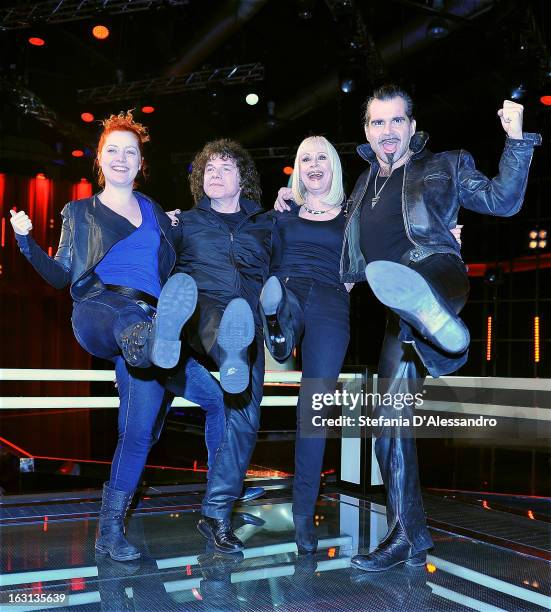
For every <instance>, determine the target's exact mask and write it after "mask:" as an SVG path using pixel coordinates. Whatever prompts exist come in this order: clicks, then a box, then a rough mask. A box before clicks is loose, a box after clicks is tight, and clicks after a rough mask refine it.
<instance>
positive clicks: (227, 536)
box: [197, 516, 244, 553]
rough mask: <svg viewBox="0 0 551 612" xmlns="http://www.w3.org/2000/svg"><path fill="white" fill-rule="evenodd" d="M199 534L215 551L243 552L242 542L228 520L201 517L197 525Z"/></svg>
mask: <svg viewBox="0 0 551 612" xmlns="http://www.w3.org/2000/svg"><path fill="white" fill-rule="evenodd" d="M197 529H198V530H199V533H200V534H201V535H202V536H203V537H204V538H206V539H207V540H209V541H210V542H212V543H213V544H214V548H215V550H217V551H218V552H222V553H234V552H239V551H241V550H243V548H244V546H243V542H242V541H241V540H240V539H239V538H238V537H237V536H236V535H235V533H234V532H233V529H232V526H231V522H230V520H229V519H215V518H211V517H210V516H202V517H201V519H200V520H199V522H198V523H197Z"/></svg>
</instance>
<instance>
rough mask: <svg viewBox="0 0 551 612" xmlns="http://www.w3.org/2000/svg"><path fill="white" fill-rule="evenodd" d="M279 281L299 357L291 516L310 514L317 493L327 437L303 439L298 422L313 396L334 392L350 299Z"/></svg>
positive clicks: (309, 284)
mask: <svg viewBox="0 0 551 612" xmlns="http://www.w3.org/2000/svg"><path fill="white" fill-rule="evenodd" d="M280 281H281V282H282V283H283V285H284V287H285V293H286V300H287V302H288V305H289V308H290V314H291V319H292V325H293V332H294V338H295V341H296V343H297V344H299V343H300V348H301V353H302V380H303V382H302V384H301V388H300V392H299V402H298V405H297V433H296V442H295V478H294V482H293V514H297V515H306V516H312V515H313V514H314V509H315V505H316V500H317V497H318V493H319V485H320V475H321V469H322V466H323V454H324V452H325V436H324V435H323V432H316V435H315V436H312V435H303V433H302V431H303V430H304V429H305V427H304V426H303V425H302V424H301V420H302V419H305V418H311V416H312V413H311V412H310V407H311V406H312V398H311V394H312V392H316V393H319V392H320V391H321V392H324V393H332V392H333V391H334V390H335V387H336V384H337V380H338V377H339V374H340V371H341V368H342V364H343V361H344V358H345V356H346V350H347V348H348V341H349V338H350V296H349V295H348V292H347V291H346V288H345V287H344V285H338V286H334V285H324V284H322V283H319V282H317V281H313V280H311V279H307V278H289V277H285V278H280ZM301 406H302V408H301Z"/></svg>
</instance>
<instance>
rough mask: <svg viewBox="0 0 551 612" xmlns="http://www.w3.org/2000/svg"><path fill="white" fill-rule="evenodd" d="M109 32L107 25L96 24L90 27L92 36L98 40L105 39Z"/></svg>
mask: <svg viewBox="0 0 551 612" xmlns="http://www.w3.org/2000/svg"><path fill="white" fill-rule="evenodd" d="M109 34H110V32H109V28H108V27H107V26H104V25H101V24H98V25H95V26H94V27H93V28H92V36H93V37H94V38H97V39H98V40H105V39H106V38H107V37H108V36H109Z"/></svg>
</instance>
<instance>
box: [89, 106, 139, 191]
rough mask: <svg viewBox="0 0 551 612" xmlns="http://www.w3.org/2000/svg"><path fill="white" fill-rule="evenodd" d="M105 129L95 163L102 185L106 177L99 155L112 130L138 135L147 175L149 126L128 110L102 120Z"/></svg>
mask: <svg viewBox="0 0 551 612" xmlns="http://www.w3.org/2000/svg"><path fill="white" fill-rule="evenodd" d="M101 125H102V127H103V130H102V132H101V134H100V137H99V142H98V151H97V155H96V160H95V162H94V164H95V165H96V171H97V175H98V183H99V185H100V186H101V187H104V186H105V177H104V176H103V172H102V171H101V166H100V165H99V163H98V157H99V154H100V152H101V150H102V149H103V145H104V144H105V140H106V138H107V136H109V134H111V132H130V133H132V134H134V136H136V140H137V141H138V148H139V150H140V156H141V158H142V174H143V176H144V178H146V177H147V166H146V163H145V160H144V155H143V146H144V144H145V143H146V142H149V133H148V131H147V128H146V126H145V125H143V124H142V123H138V122H137V121H134V117H133V115H132V111H131V110H128V111H126V113H125V112H123V111H121V112H120V113H119V114H118V115H110V116H109V117H108V118H107V119H104V120H103V121H102V122H101Z"/></svg>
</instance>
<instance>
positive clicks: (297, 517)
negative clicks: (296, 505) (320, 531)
mask: <svg viewBox="0 0 551 612" xmlns="http://www.w3.org/2000/svg"><path fill="white" fill-rule="evenodd" d="M293 523H294V524H295V542H296V544H297V552H298V554H299V555H313V554H314V553H315V552H316V551H317V549H318V538H317V536H316V531H315V529H314V522H313V517H312V516H309V515H302V514H293Z"/></svg>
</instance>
